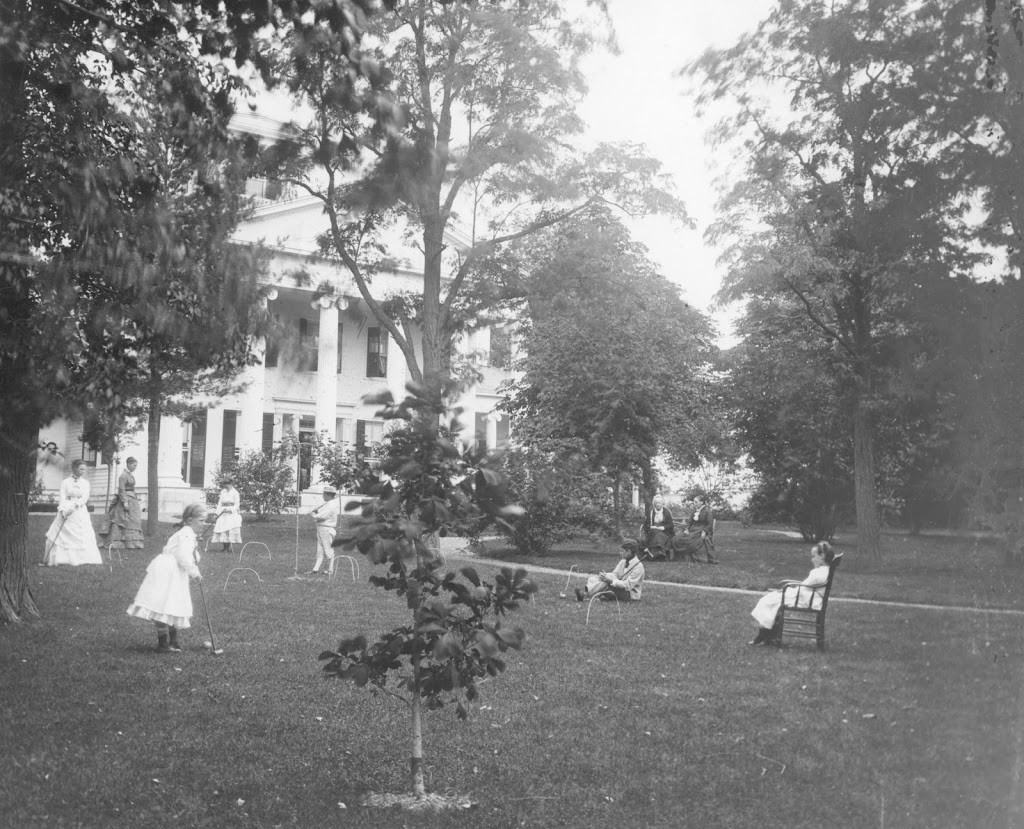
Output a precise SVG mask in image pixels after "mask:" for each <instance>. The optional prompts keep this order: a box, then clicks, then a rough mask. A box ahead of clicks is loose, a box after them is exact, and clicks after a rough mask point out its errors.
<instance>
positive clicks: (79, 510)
mask: <svg viewBox="0 0 1024 829" xmlns="http://www.w3.org/2000/svg"><path fill="white" fill-rule="evenodd" d="M84 472H85V461H81V460H79V461H75V462H74V463H72V464H71V477H70V478H65V479H64V480H63V481H62V482H61V485H60V500H59V501H58V502H57V515H56V516H54V519H53V523H51V524H50V529H48V530H47V531H46V554H45V557H44V560H43V564H46V565H49V566H51V567H52V566H54V565H57V564H70V565H71V566H72V567H77V566H78V565H79V564H102V563H103V557H102V556H101V555H100V548H99V546H98V545H97V544H96V532H95V530H93V528H92V519H91V518H90V517H89V507H88V504H89V482H88V481H87V480H86V479H85V478H84V477H83V473H84Z"/></svg>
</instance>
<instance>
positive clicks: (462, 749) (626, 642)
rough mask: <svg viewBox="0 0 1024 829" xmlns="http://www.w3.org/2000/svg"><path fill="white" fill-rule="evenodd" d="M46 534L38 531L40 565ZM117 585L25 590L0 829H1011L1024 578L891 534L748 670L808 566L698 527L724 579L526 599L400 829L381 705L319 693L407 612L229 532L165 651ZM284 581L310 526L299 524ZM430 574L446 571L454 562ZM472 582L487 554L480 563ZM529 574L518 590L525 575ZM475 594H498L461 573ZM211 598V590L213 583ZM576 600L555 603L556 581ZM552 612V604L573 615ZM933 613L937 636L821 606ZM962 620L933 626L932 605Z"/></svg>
mask: <svg viewBox="0 0 1024 829" xmlns="http://www.w3.org/2000/svg"><path fill="white" fill-rule="evenodd" d="M47 523H48V519H46V518H43V517H38V518H36V517H34V518H33V519H32V527H31V543H32V550H33V555H35V552H36V551H38V553H39V555H38V558H41V554H42V534H43V531H44V530H45V527H46V525H47ZM162 530H163V531H162V532H161V534H160V536H159V537H158V538H154V539H152V540H151V542H150V545H149V546H150V548H149V549H147V551H146V552H145V554H137V555H133V556H131V557H130V558H128V559H127V560H126V561H125V562H124V563H123V564H121V563H117V562H115V563H114V565H113V568H112V569H111V568H109V567H107V566H104V567H102V568H100V567H83V568H77V569H72V568H41V567H35V566H33V568H32V572H31V574H30V577H31V582H32V589H33V592H34V595H35V597H36V599H37V601H38V603H39V606H40V609H41V612H42V618H41V619H39V620H35V621H32V622H29V623H26V624H22V625H18V626H6V627H2V628H0V826H4V827H19V829H20V827H236V826H237V827H274V826H294V827H321V826H351V827H376V826H380V827H401V826H410V827H419V826H426V827H434V826H436V827H441V826H445V827H474V828H478V827H513V826H532V827H556V826H568V827H575V826H579V827H645V826H651V827H690V826H692V827H765V826H769V827H770V826H802V827H809V828H810V827H814V829H818V828H819V827H824V826H836V827H861V826H864V827H972V828H973V827H1016V826H1021V825H1024V803H1022V797H1024V783H1022V779H1021V778H1022V776H1024V772H1022V762H1024V761H1022V758H1024V693H1022V689H1024V644H1022V633H1024V631H1022V627H1024V614H1021V613H1020V612H1011V613H1005V612H1003V613H1000V612H995V611H992V610H987V611H983V610H977V611H975V610H966V609H960V608H964V607H974V606H987V607H990V608H998V607H1002V608H1009V609H1011V610H1016V611H1020V610H1022V609H1024V605H1022V601H1021V574H1020V573H1017V572H1015V571H1012V570H1007V569H1006V568H1005V567H1003V566H1002V565H1001V564H1000V563H999V558H998V554H997V552H996V551H995V550H994V549H992V548H990V547H987V546H985V545H981V544H976V543H974V542H965V541H959V542H957V541H955V540H952V539H911V538H907V537H902V536H887V537H886V548H887V549H886V558H885V560H884V561H883V562H882V563H881V564H878V563H871V562H863V561H857V560H856V553H855V550H854V549H853V547H852V544H851V543H849V539H845V538H842V537H841V538H840V539H839V548H840V549H841V550H843V551H844V552H847V553H848V555H847V556H846V560H845V561H844V564H843V568H842V569H841V570H840V572H839V575H838V576H837V580H836V586H835V592H834V596H835V597H837V599H838V600H837V601H835V602H834V603H833V605H832V606H831V608H830V610H829V624H828V628H829V630H828V638H829V649H828V650H827V651H826V652H824V653H820V652H818V651H816V650H815V649H814V647H813V646H812V645H806V644H799V645H794V646H792V647H787V648H784V649H781V650H777V649H765V648H751V647H748V646H747V645H746V642H747V641H748V640H749V639H750V637H751V635H752V633H753V629H754V624H753V621H752V620H751V618H750V616H749V611H750V608H751V607H752V605H753V602H754V600H755V597H754V596H753V595H749V594H744V593H738V592H730V591H709V590H705V589H696V588H695V587H694V586H693V584H695V583H698V582H701V583H706V584H718V585H719V586H724V587H740V588H745V587H750V588H763V587H764V586H767V585H768V584H770V583H772V582H773V581H775V580H777V579H778V578H781V577H784V576H792V577H802V576H803V575H804V574H805V573H806V571H807V569H808V567H809V564H808V560H807V559H808V556H807V548H808V545H806V544H804V543H802V542H800V541H799V540H794V539H792V538H789V537H787V536H786V535H784V534H782V533H779V532H771V531H767V530H763V529H759V528H751V529H743V528H741V527H739V526H738V525H721V526H720V528H719V532H718V555H719V557H720V558H721V560H722V563H721V564H720V565H718V566H717V567H711V566H708V565H694V564H687V563H681V562H673V563H667V562H655V563H652V564H650V565H649V566H648V573H649V578H650V579H651V580H652V581H662V580H664V581H672V582H689V583H690V584H689V585H688V586H682V585H678V584H666V585H662V584H659V583H651V584H649V585H648V587H647V589H646V591H645V594H644V600H643V602H641V603H640V604H635V605H628V606H623V607H622V608H621V617H620V616H619V613H618V611H617V609H616V607H615V606H614V605H607V604H601V605H597V604H595V605H594V607H593V609H592V613H591V618H590V623H589V625H587V624H586V612H587V605H586V604H580V603H577V602H576V601H574V600H572V599H562V598H559V594H560V593H561V592H562V591H563V590H564V589H565V587H566V580H567V579H566V576H564V575H557V574H548V573H540V572H538V573H537V575H536V581H537V582H538V584H539V586H540V592H539V594H538V595H537V597H536V601H535V602H533V603H531V604H530V605H528V606H527V607H526V608H525V609H524V610H523V612H522V613H520V614H518V621H519V623H520V624H522V626H523V627H524V628H526V630H527V634H528V637H527V643H526V647H525V649H524V650H523V651H522V652H519V653H515V654H513V655H512V656H511V657H510V658H509V660H508V662H509V669H508V671H507V672H506V673H505V674H504V675H502V676H500V677H499V678H498V679H496V680H492V681H489V682H486V683H484V684H483V685H482V686H481V699H480V701H479V703H478V704H477V705H476V706H475V707H474V708H473V710H472V714H471V718H470V721H469V722H468V723H460V722H459V721H458V720H456V718H455V717H454V714H453V713H452V712H451V711H448V710H443V711H440V712H431V713H428V714H427V715H426V718H425V729H426V733H425V753H426V758H427V778H428V786H429V788H430V789H431V790H433V791H438V792H449V793H455V794H460V795H464V796H465V797H466V799H467V800H468V801H470V802H471V803H472V806H471V807H469V808H465V809H461V810H457V811H455V812H451V813H447V814H444V815H416V814H410V813H407V812H402V811H397V810H381V809H373V808H369V807H365V806H363V805H361V798H362V797H363V796H364V795H366V794H368V793H372V792H396V791H402V790H404V789H405V788H406V787H407V779H406V778H407V774H406V769H407V758H408V754H409V737H408V728H407V715H406V712H405V710H404V707H403V705H402V704H401V703H398V702H397V701H395V700H393V699H384V698H378V697H374V696H372V695H371V694H370V693H368V692H367V691H366V690H365V689H358V688H355V687H352V686H350V685H349V684H347V683H343V682H338V681H334V680H325V679H324V678H323V677H322V676H321V674H320V668H319V663H318V662H317V655H318V653H319V652H320V651H322V650H324V649H325V648H329V647H332V646H333V645H334V644H336V642H337V640H338V639H339V638H340V637H341V636H347V635H352V634H355V633H360V632H364V633H366V634H368V635H371V636H372V635H374V634H376V633H377V632H379V631H381V630H384V629H386V628H388V627H390V626H392V625H393V624H395V623H397V622H399V621H403V620H404V619H405V618H406V617H405V612H404V603H403V602H401V601H399V600H397V599H396V598H395V597H394V596H391V595H388V594H385V593H384V592H383V591H380V590H378V589H376V588H372V587H370V586H369V585H368V584H366V577H367V575H368V573H369V570H368V567H367V564H366V562H365V560H360V561H359V565H360V577H359V580H358V581H356V582H353V581H352V578H351V576H350V570H349V564H348V562H347V561H344V560H343V561H342V563H341V568H340V570H339V574H338V575H336V576H335V577H334V578H333V579H329V578H327V577H318V578H312V577H311V578H298V579H296V578H294V577H293V576H294V573H295V570H296V560H295V550H296V540H295V539H296V525H295V521H294V519H290V518H288V519H278V520H276V521H271V522H266V523H264V524H256V523H249V524H246V525H245V527H244V528H243V536H244V537H245V538H247V539H258V540H261V541H264V542H265V543H266V544H267V545H268V547H269V548H270V550H271V552H272V556H273V557H272V558H270V557H269V556H268V554H267V552H266V551H265V550H263V549H262V548H261V549H259V550H257V551H256V553H257V554H253V550H252V549H251V548H250V550H249V551H247V554H246V557H245V561H244V562H243V565H242V566H247V567H252V568H253V569H254V570H255V571H256V572H257V573H258V574H259V578H257V577H256V575H255V574H254V573H253V572H251V571H236V572H234V573H231V570H232V569H233V568H236V567H238V566H239V562H238V555H237V551H236V553H235V555H233V556H232V555H228V554H226V553H220V552H211V553H209V554H208V555H207V556H206V558H205V559H204V561H203V571H204V573H205V577H206V578H205V581H204V585H205V591H206V596H207V599H208V602H209V607H210V614H211V616H212V621H213V625H214V633H215V634H216V639H217V645H218V647H223V648H224V651H225V652H224V654H223V655H221V656H213V655H211V654H210V653H209V652H208V651H206V650H205V649H204V648H203V647H202V642H203V641H204V640H206V639H208V638H209V637H208V634H207V632H206V624H205V619H204V617H203V614H202V605H201V602H200V595H199V590H198V588H197V587H194V588H193V598H194V600H195V605H196V617H195V618H194V620H193V621H194V627H193V628H192V629H191V630H189V631H186V632H185V634H184V637H183V643H184V645H185V647H186V650H185V652H184V653H182V654H176V655H175V654H157V653H156V652H155V651H154V650H153V646H154V644H155V635H154V633H153V629H152V625H150V624H147V623H145V622H141V621H139V620H136V619H130V618H129V617H128V616H127V615H126V614H125V612H124V611H125V608H126V607H127V606H128V604H129V602H130V601H131V599H132V597H133V595H134V592H135V590H136V588H137V587H138V584H139V583H140V581H141V579H142V575H143V571H144V569H145V566H146V564H147V563H148V561H149V558H150V557H151V555H152V554H154V553H155V552H156V551H157V550H158V549H159V546H160V545H161V544H162V542H163V540H165V539H166V537H167V536H168V535H169V533H170V531H171V528H170V527H169V526H166V527H163V528H162ZM298 535H299V539H300V547H299V549H300V560H299V563H298V570H299V571H304V570H307V569H309V567H310V566H311V564H312V559H313V527H312V523H311V522H310V521H309V520H308V519H305V518H304V519H302V520H301V521H300V523H299V527H298ZM457 546H458V544H453V543H451V542H450V541H449V542H448V543H447V544H446V547H447V549H448V550H449V551H450V554H449V560H448V564H449V566H451V567H458V566H462V565H464V564H467V563H469V562H468V561H465V560H462V559H461V558H458V557H457V556H456V554H455V553H453V552H451V551H452V550H453V548H454V547H457ZM487 554H488V555H493V554H503V551H501V550H500V549H499V548H498V547H497V546H495V545H494V544H489V545H488V551H487ZM614 558H615V545H614V544H610V543H605V544H582V543H580V544H576V545H563V546H562V547H560V548H559V549H558V550H557V551H556V552H555V553H554V554H553V555H552V556H550V557H549V558H547V559H545V560H542V561H539V562H537V564H542V565H544V566H550V565H555V566H563V567H568V566H569V565H570V564H576V565H577V566H578V567H579V568H580V569H582V570H584V571H590V570H593V569H599V568H602V567H605V566H609V565H610V564H611V563H612V562H613V561H614ZM526 566H527V567H529V566H530V564H529V563H527V564H526ZM478 567H479V569H480V571H481V573H482V574H484V575H485V576H486V574H488V573H490V572H493V567H492V566H490V565H487V564H483V563H480V564H478ZM229 574H230V581H229V582H228V583H227V586H226V587H225V582H226V580H227V579H228V576H229ZM579 583H581V578H579V577H577V576H573V577H572V581H571V584H572V585H575V584H579ZM570 594H571V591H570ZM875 595H877V597H878V598H882V599H886V600H898V599H900V598H901V597H904V596H908V597H909V598H910V600H911V601H913V602H921V603H928V602H929V597H934V600H935V601H936V602H938V603H941V604H944V605H948V606H951V607H948V608H946V609H930V608H917V607H897V606H890V605H875V604H871V603H867V602H851V601H845V602H844V601H842V599H843V597H859V598H861V599H865V598H872V597H873V596H875ZM953 606H955V607H953Z"/></svg>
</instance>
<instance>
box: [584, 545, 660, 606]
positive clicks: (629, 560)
mask: <svg viewBox="0 0 1024 829" xmlns="http://www.w3.org/2000/svg"><path fill="white" fill-rule="evenodd" d="M622 549H623V550H625V551H626V554H625V556H624V557H623V559H622V560H621V561H620V562H619V563H618V564H616V565H615V568H614V569H613V570H612V571H611V572H610V573H598V574H597V575H596V576H590V577H589V578H588V579H587V587H586V589H585V590H581V589H580V588H579V587H577V588H576V601H578V602H582V601H583V600H584V599H592V598H593V597H594V596H600V597H601V598H602V599H609V600H611V599H618V600H619V601H620V602H638V601H640V596H641V594H642V593H643V589H644V575H645V574H644V565H643V562H642V561H640V545H639V544H637V542H635V541H627V542H626V543H625V544H623V545H622Z"/></svg>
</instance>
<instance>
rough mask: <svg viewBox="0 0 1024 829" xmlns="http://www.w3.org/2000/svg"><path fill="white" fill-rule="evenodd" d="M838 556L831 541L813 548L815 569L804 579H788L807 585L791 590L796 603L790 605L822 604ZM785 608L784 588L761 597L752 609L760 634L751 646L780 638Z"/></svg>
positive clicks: (794, 582)
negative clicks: (783, 601) (831, 570)
mask: <svg viewBox="0 0 1024 829" xmlns="http://www.w3.org/2000/svg"><path fill="white" fill-rule="evenodd" d="M834 558H835V552H834V551H833V550H832V545H831V544H829V543H828V542H827V541H819V542H818V543H817V544H815V545H814V546H813V547H811V572H810V573H808V574H807V578H805V579H804V580H803V581H800V582H797V581H787V582H785V584H798V585H802V586H803V587H805V588H807V589H806V590H803V589H802V590H791V591H790V594H791V595H794V597H795V598H794V599H793V600H792V601H794V602H795V604H793V605H790V604H788V601H789V600H787V605H786V606H787V607H790V606H792V607H813V608H820V607H821V594H822V592H823V591H824V590H825V585H826V584H827V583H828V569H829V567H830V566H831V564H832V560H833V559H834ZM781 607H782V590H781V589H778V590H769V591H768V592H767V593H765V594H764V595H763V596H762V597H761V598H760V599H758V600H757V604H756V605H755V606H754V609H753V610H752V611H751V612H750V615H751V616H753V617H754V619H755V620H757V624H758V628H757V636H755V637H754V638H753V639H752V640H751V641H750V644H751V645H770V644H771V643H772V642H774V641H775V640H776V639H778V637H779V632H778V630H776V623H777V622H778V617H779V609H780V608H781Z"/></svg>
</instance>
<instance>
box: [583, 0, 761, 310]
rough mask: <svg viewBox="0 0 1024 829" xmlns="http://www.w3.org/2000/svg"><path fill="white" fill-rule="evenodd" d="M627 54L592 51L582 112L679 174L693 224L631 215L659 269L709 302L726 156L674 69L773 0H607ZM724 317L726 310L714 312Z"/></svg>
mask: <svg viewBox="0 0 1024 829" xmlns="http://www.w3.org/2000/svg"><path fill="white" fill-rule="evenodd" d="M608 5H609V10H610V12H611V15H612V19H613V21H614V25H615V29H616V32H617V35H618V39H619V45H620V47H621V50H622V53H621V55H619V56H617V57H614V56H610V55H608V54H607V53H603V54H599V55H594V56H591V57H590V58H589V59H588V63H587V67H588V68H587V76H588V80H589V86H590V95H589V97H588V99H587V101H586V103H585V105H584V107H583V108H582V110H581V114H582V115H583V117H584V118H585V119H586V121H587V122H588V124H589V125H590V128H591V129H590V134H591V135H592V137H593V138H594V139H595V140H603V141H623V140H625V141H638V142H641V143H644V144H646V145H647V147H648V150H649V151H650V152H651V154H652V155H654V156H655V157H656V158H658V159H659V160H660V161H661V162H662V163H663V164H664V165H665V168H666V170H667V171H668V172H669V173H671V174H672V175H673V177H674V178H675V181H676V187H677V189H678V192H679V195H680V196H681V197H682V199H683V200H684V201H685V202H686V205H687V208H688V210H689V212H690V215H691V216H692V217H693V218H694V219H695V220H696V222H697V227H696V229H695V230H685V229H680V228H679V227H678V226H677V225H674V224H673V223H671V222H668V221H666V220H662V219H657V218H652V219H645V220H642V221H640V222H637V223H633V224H632V225H631V227H632V230H633V233H634V235H635V237H636V238H637V239H639V240H640V241H641V242H643V243H644V244H646V245H647V246H648V248H650V251H651V258H652V259H653V260H654V262H655V263H657V264H658V265H659V266H660V268H661V270H662V273H664V274H665V276H667V277H669V278H670V279H672V280H673V281H675V282H678V283H679V284H680V285H681V286H682V288H683V293H684V298H685V299H686V300H687V301H688V302H690V303H691V304H693V305H695V306H696V307H698V308H700V309H701V310H708V306H709V304H710V302H711V300H712V296H713V295H714V293H715V292H716V291H717V290H718V285H719V281H720V273H719V271H718V269H717V267H716V265H715V256H716V254H715V252H714V250H712V249H711V248H708V247H707V246H706V245H705V244H704V243H703V233H704V230H705V229H706V228H707V226H708V224H709V223H710V221H711V220H712V218H713V215H714V213H713V208H714V201H715V191H714V186H713V181H714V178H715V177H716V175H719V174H721V172H723V165H725V164H726V163H727V159H722V158H718V159H716V158H713V157H712V156H711V150H710V149H709V148H708V147H707V145H706V143H705V141H704V134H705V132H706V130H707V128H708V127H709V126H710V125H709V124H707V123H704V122H700V121H698V120H697V118H696V116H695V115H694V112H693V105H692V101H691V100H690V99H689V97H687V96H686V95H685V92H686V87H687V82H686V81H684V80H682V79H680V78H678V77H676V74H677V72H678V70H679V69H680V68H681V67H682V66H683V65H684V64H686V63H688V62H689V61H690V60H692V59H693V58H696V57H697V56H698V55H700V54H701V52H703V51H704V50H705V49H707V48H708V47H712V46H728V45H731V44H732V43H733V42H734V41H735V40H736V38H737V37H739V36H740V35H741V34H743V33H744V32H746V31H749V30H751V29H753V28H754V27H755V26H756V25H757V23H758V21H760V20H761V19H763V18H764V17H766V16H767V15H768V12H769V10H770V9H771V6H772V5H773V0H723V1H722V2H718V3H708V2H707V0H608ZM716 316H717V319H718V321H719V323H720V325H727V322H726V317H724V316H722V315H716Z"/></svg>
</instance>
